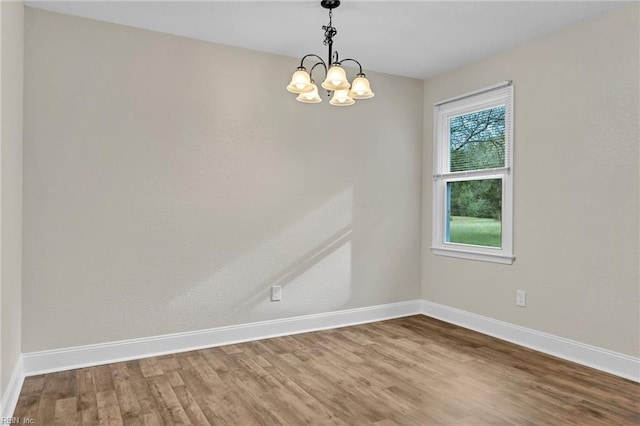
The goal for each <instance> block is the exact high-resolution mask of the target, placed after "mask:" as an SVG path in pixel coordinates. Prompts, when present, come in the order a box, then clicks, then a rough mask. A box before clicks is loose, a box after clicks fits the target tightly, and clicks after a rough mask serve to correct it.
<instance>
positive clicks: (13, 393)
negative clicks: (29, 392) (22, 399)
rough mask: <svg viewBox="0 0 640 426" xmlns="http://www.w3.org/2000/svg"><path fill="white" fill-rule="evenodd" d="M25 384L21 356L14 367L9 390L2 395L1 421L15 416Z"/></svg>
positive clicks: (0, 403) (8, 386)
mask: <svg viewBox="0 0 640 426" xmlns="http://www.w3.org/2000/svg"><path fill="white" fill-rule="evenodd" d="M23 382H24V373H23V368H22V356H21V357H19V358H18V361H17V362H16V365H15V366H14V367H13V371H12V372H11V378H10V379H9V384H8V385H7V389H6V390H5V392H4V393H3V394H2V400H1V401H0V419H6V418H8V417H11V416H12V415H13V412H14V411H15V409H16V405H17V404H18V397H19V396H20V390H21V389H22V383H23ZM0 421H1V420H0Z"/></svg>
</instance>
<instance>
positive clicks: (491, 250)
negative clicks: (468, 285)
mask: <svg viewBox="0 0 640 426" xmlns="http://www.w3.org/2000/svg"><path fill="white" fill-rule="evenodd" d="M502 105H504V106H505V164H504V167H500V168H493V169H482V170H472V171H466V172H450V171H449V164H450V162H449V154H450V142H449V137H450V134H449V120H450V119H451V118H453V117H456V116H459V115H464V114H469V113H471V112H474V111H480V110H485V109H489V108H494V107H498V106H502ZM433 133H434V135H433V159H434V161H433V219H432V220H433V224H432V226H433V230H432V245H431V251H432V252H433V253H434V254H436V255H442V256H451V257H457V258H463V259H472V260H481V261H486V262H495V263H503V264H512V263H513V261H514V260H515V257H514V255H513V85H512V83H511V81H505V82H503V83H500V84H497V85H495V86H491V87H487V88H484V89H480V90H477V91H474V92H471V93H466V94H464V95H461V96H457V97H455V98H452V99H447V100H444V101H440V102H436V104H435V106H434V119H433ZM476 179H501V180H502V214H501V220H502V232H501V237H502V239H501V247H489V246H478V245H471V244H461V243H452V242H447V241H446V227H447V222H448V212H447V184H448V183H449V182H457V181H465V180H476Z"/></svg>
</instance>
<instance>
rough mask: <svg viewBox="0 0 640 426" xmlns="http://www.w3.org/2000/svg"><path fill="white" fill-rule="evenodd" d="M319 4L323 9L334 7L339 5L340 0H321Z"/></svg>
mask: <svg viewBox="0 0 640 426" xmlns="http://www.w3.org/2000/svg"><path fill="white" fill-rule="evenodd" d="M320 6H322V7H324V8H325V9H335V8H336V7H338V6H340V0H322V1H321V2H320Z"/></svg>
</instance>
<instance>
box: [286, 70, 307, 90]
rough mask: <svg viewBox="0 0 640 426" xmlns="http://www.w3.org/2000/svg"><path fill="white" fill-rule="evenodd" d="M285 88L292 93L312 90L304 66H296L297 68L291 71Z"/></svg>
mask: <svg viewBox="0 0 640 426" xmlns="http://www.w3.org/2000/svg"><path fill="white" fill-rule="evenodd" d="M287 90H288V91H290V92H292V93H306V92H311V91H312V90H313V87H312V86H311V76H310V75H309V73H308V72H307V70H306V69H305V68H304V67H298V70H297V71H296V72H294V73H293V76H292V77H291V83H289V85H288V86H287Z"/></svg>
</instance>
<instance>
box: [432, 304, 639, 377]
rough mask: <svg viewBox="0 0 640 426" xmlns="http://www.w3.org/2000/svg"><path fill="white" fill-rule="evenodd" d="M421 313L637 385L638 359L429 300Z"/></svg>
mask: <svg viewBox="0 0 640 426" xmlns="http://www.w3.org/2000/svg"><path fill="white" fill-rule="evenodd" d="M422 313H423V314H424V315H426V316H428V317H433V318H437V319H439V320H442V321H445V322H448V323H451V324H456V325H459V326H461V327H464V328H468V329H471V330H474V331H477V332H479V333H482V334H487V335H489V336H493V337H497V338H498V339H501V340H506V341H508V342H512V343H515V344H517V345H520V346H525V347H527V348H530V349H534V350H536V351H539V352H544V353H546V354H549V355H553V356H556V357H558V358H563V359H566V360H569V361H573V362H576V363H578V364H582V365H586V366H587V367H591V368H595V369H597V370H601V371H605V372H607V373H611V374H614V375H616V376H620V377H624V378H625V379H629V380H633V381H635V382H640V358H634V357H632V356H628V355H624V354H621V353H617V352H613V351H610V350H607V349H603V348H598V347H596V346H591V345H587V344H585V343H580V342H576V341H574V340H569V339H565V338H562V337H558V336H554V335H552V334H548V333H543V332H541V331H536V330H532V329H530V328H525V327H520V326H518V325H515V324H510V323H507V322H503V321H498V320H495V319H492V318H488V317H485V316H482V315H477V314H473V313H471V312H466V311H462V310H460V309H456V308H452V307H449V306H445V305H440V304H438V303H434V302H430V301H428V300H423V301H422Z"/></svg>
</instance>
